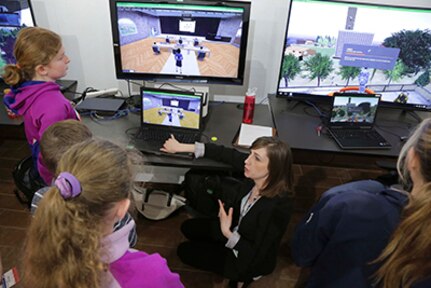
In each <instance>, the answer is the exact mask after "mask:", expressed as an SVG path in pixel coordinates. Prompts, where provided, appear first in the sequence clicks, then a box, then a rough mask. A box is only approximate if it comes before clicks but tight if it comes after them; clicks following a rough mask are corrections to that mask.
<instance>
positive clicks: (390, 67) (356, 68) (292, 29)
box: [277, 0, 431, 110]
mask: <svg viewBox="0 0 431 288" xmlns="http://www.w3.org/2000/svg"><path fill="white" fill-rule="evenodd" d="M370 2H371V1H370ZM374 2H376V1H374ZM405 3H406V4H405V5H408V3H407V2H405ZM430 7H431V4H430V6H429V7H424V8H417V7H416V8H413V7H396V6H387V5H379V4H363V3H362V4H359V3H349V2H345V1H327V0H326V1H319V0H292V1H291V6H290V11H289V19H288V25H287V30H286V35H285V42H284V47H283V53H282V60H281V68H280V74H279V82H278V89H277V96H280V97H291V98H292V99H308V100H311V99H313V100H319V99H320V100H323V101H326V99H325V98H328V97H325V96H328V95H332V93H333V92H339V91H360V92H362V93H367V92H368V93H373V92H374V93H378V94H381V95H382V96H381V105H382V106H391V107H401V108H404V109H409V108H411V109H421V110H422V109H423V110H431V85H430V67H431V8H430Z"/></svg>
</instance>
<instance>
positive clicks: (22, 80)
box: [2, 27, 79, 184]
mask: <svg viewBox="0 0 431 288" xmlns="http://www.w3.org/2000/svg"><path fill="white" fill-rule="evenodd" d="M14 56H15V58H16V60H17V64H16V65H15V64H9V65H6V66H5V68H4V73H3V76H2V77H3V79H4V81H5V82H6V84H8V85H10V86H11V91H10V92H9V93H8V94H7V95H6V96H5V97H4V103H5V105H6V107H7V109H8V113H13V114H17V115H21V116H23V118H24V129H25V135H26V138H27V142H28V144H29V145H30V146H31V150H32V156H33V160H34V163H37V166H36V167H37V171H38V172H39V175H40V176H41V177H42V179H43V181H44V182H45V184H50V183H51V180H52V175H51V173H50V172H49V171H48V169H46V167H45V165H44V163H43V160H42V159H41V156H40V153H39V141H40V138H41V137H42V134H43V132H44V131H45V129H46V128H48V127H49V126H50V125H51V124H53V123H56V122H58V121H61V120H66V119H79V116H78V114H77V113H76V111H75V109H74V108H73V107H72V105H71V104H70V102H69V101H68V100H67V99H66V98H65V97H64V96H63V94H62V93H61V91H60V86H59V85H58V84H57V83H55V81H56V80H58V79H60V78H62V77H64V76H65V75H66V73H67V69H68V64H69V62H70V60H69V58H68V57H67V56H66V54H65V52H64V47H63V45H62V42H61V38H60V36H59V35H57V34H56V33H54V32H52V31H49V30H47V29H44V28H40V27H28V28H23V29H22V30H21V31H20V32H19V33H18V37H17V40H16V43H15V47H14ZM36 167H35V168H36ZM36 175H37V173H36Z"/></svg>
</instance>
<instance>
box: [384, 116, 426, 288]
mask: <svg viewBox="0 0 431 288" xmlns="http://www.w3.org/2000/svg"><path fill="white" fill-rule="evenodd" d="M410 149H413V150H414V152H415V153H416V155H417V156H418V159H419V161H420V173H421V176H422V178H423V179H424V181H425V184H424V185H422V186H421V187H415V189H419V190H418V193H417V196H416V195H415V197H411V199H410V202H409V204H408V205H407V206H406V208H405V209H404V212H403V215H402V220H401V223H400V225H399V226H398V228H397V229H396V230H395V232H394V234H393V235H392V237H391V240H390V242H389V244H388V245H387V246H386V248H385V250H384V251H383V252H382V254H381V255H380V256H379V258H378V259H377V260H376V262H383V264H382V266H381V267H380V269H379V270H378V271H377V273H376V281H377V282H379V283H380V284H381V286H382V287H384V288H392V287H403V288H408V287H411V286H412V285H413V284H414V283H416V282H418V281H421V280H424V279H425V278H427V277H429V276H430V275H431V261H430V258H431V237H430V235H431V119H430V118H429V119H425V120H423V121H422V123H421V124H420V125H419V127H418V128H417V129H416V131H415V132H414V133H413V134H412V136H411V137H410V138H409V140H408V141H407V143H406V144H405V145H404V147H403V149H402V150H401V152H400V156H399V158H398V163H397V168H398V172H399V174H400V178H401V180H402V182H403V184H405V185H406V186H410V185H409V184H410V183H409V182H411V179H410V176H409V172H408V169H407V162H408V159H407V155H408V151H409V150H410Z"/></svg>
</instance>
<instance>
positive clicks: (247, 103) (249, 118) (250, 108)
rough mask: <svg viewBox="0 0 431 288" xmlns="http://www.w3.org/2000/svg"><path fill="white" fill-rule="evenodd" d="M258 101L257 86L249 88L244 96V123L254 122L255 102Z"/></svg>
mask: <svg viewBox="0 0 431 288" xmlns="http://www.w3.org/2000/svg"><path fill="white" fill-rule="evenodd" d="M255 101H256V88H249V89H248V90H247V93H245V98H244V113H243V114H242V123H246V124H251V123H253V114H254V103H255Z"/></svg>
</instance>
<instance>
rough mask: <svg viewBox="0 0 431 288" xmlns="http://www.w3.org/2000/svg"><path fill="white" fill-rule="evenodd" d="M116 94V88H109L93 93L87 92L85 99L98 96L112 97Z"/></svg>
mask: <svg viewBox="0 0 431 288" xmlns="http://www.w3.org/2000/svg"><path fill="white" fill-rule="evenodd" d="M117 93H118V88H109V89H105V90H99V91H95V92H88V93H87V94H86V95H85V98H94V97H99V96H113V95H115V94H117Z"/></svg>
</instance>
